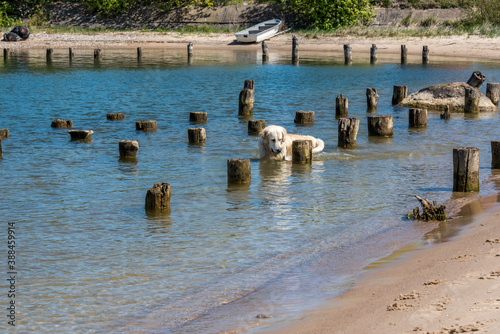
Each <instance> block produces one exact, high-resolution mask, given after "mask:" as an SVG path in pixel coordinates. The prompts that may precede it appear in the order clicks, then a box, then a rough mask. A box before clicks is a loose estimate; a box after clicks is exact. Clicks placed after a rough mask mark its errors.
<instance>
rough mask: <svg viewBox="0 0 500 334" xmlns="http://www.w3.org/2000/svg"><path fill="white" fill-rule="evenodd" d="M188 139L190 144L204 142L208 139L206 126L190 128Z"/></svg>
mask: <svg viewBox="0 0 500 334" xmlns="http://www.w3.org/2000/svg"><path fill="white" fill-rule="evenodd" d="M188 139H189V143H190V144H203V143H205V142H206V141H207V134H206V132H205V129H204V128H189V129H188Z"/></svg>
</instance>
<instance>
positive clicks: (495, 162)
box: [491, 141, 500, 169]
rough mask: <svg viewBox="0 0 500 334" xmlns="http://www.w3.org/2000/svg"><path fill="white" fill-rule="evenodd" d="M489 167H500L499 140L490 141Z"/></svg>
mask: <svg viewBox="0 0 500 334" xmlns="http://www.w3.org/2000/svg"><path fill="white" fill-rule="evenodd" d="M491 168H493V169H500V141H492V142H491Z"/></svg>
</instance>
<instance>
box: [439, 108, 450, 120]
mask: <svg viewBox="0 0 500 334" xmlns="http://www.w3.org/2000/svg"><path fill="white" fill-rule="evenodd" d="M440 117H441V119H444V120H449V119H450V117H451V113H450V106H445V107H444V112H443V113H442V114H441V115H440Z"/></svg>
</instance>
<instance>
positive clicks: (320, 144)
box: [313, 138, 325, 154]
mask: <svg viewBox="0 0 500 334" xmlns="http://www.w3.org/2000/svg"><path fill="white" fill-rule="evenodd" d="M324 148H325V143H324V142H323V141H322V140H321V139H318V138H316V147H315V148H313V154H314V153H319V152H321V151H323V149H324Z"/></svg>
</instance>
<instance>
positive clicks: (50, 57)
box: [46, 49, 54, 63]
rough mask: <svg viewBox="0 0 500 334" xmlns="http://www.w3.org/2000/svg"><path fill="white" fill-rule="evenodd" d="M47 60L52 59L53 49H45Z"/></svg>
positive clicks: (50, 60)
mask: <svg viewBox="0 0 500 334" xmlns="http://www.w3.org/2000/svg"><path fill="white" fill-rule="evenodd" d="M46 58H47V62H48V63H50V62H52V60H53V59H54V49H47V51H46Z"/></svg>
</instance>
